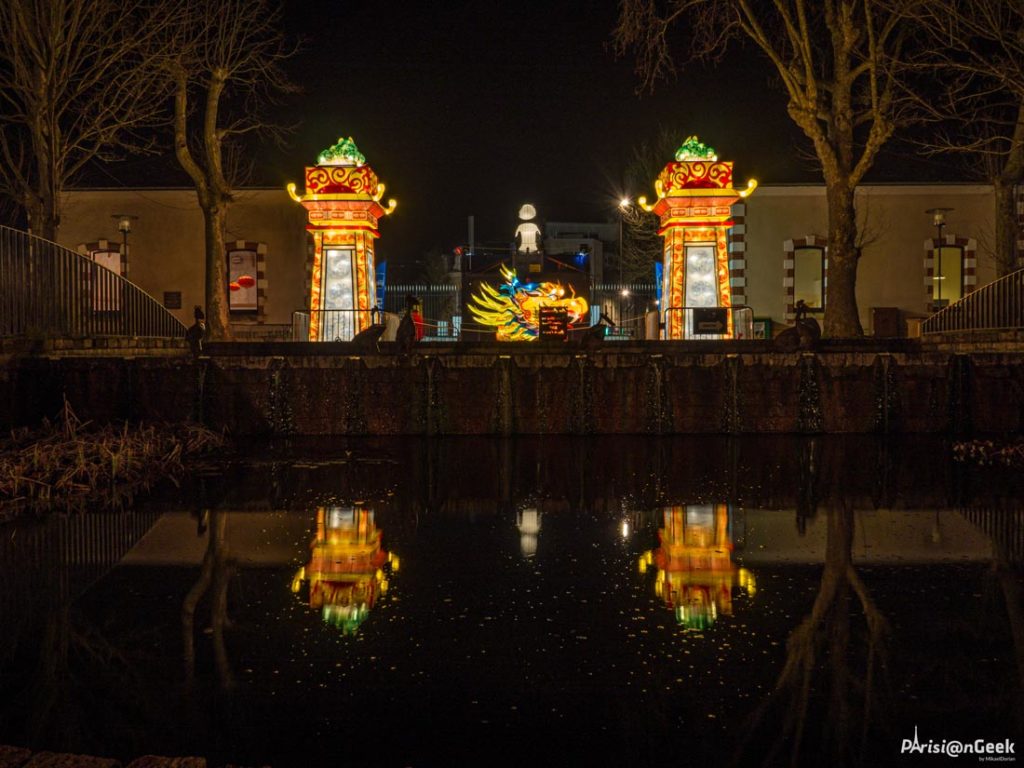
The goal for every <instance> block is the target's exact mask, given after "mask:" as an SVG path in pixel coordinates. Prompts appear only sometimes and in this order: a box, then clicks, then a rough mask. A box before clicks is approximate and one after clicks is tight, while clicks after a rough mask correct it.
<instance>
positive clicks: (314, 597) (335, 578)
mask: <svg viewBox="0 0 1024 768" xmlns="http://www.w3.org/2000/svg"><path fill="white" fill-rule="evenodd" d="M398 565H399V563H398V558H397V557H396V556H395V555H393V554H390V553H388V552H385V551H384V549H383V547H382V546H381V532H380V529H379V528H377V526H376V525H375V524H374V521H373V510H372V509H370V508H368V507H365V506H363V505H362V504H359V503H357V504H356V505H355V506H351V507H318V508H317V510H316V538H314V539H313V543H312V544H311V545H310V559H309V564H308V565H306V566H305V567H303V568H300V569H299V572H298V573H296V574H295V578H294V579H292V592H294V593H296V594H298V593H300V592H302V591H303V590H304V589H308V590H309V595H308V598H307V599H308V601H309V605H310V607H311V608H315V609H317V610H319V611H320V612H321V614H322V616H323V620H324V621H325V622H326V623H328V624H332V625H334V626H336V627H339V628H340V629H341V630H342V631H343V632H344V633H345V634H352V633H354V632H355V631H356V630H357V629H359V625H360V624H362V623H363V621H365V620H366V617H367V616H368V615H369V613H370V609H372V608H373V604H374V603H375V602H376V600H377V597H378V595H382V594H384V593H385V592H387V589H388V573H389V572H393V571H397V570H398Z"/></svg>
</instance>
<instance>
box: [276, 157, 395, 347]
mask: <svg viewBox="0 0 1024 768" xmlns="http://www.w3.org/2000/svg"><path fill="white" fill-rule="evenodd" d="M288 194H290V195H291V196H292V199H293V200H295V201H296V202H297V203H301V204H302V206H303V207H304V208H305V209H306V211H307V213H308V216H309V224H308V225H307V226H306V229H307V230H308V231H309V232H310V233H312V235H313V269H312V273H311V279H310V295H309V309H310V313H309V340H310V341H333V340H336V339H340V340H342V341H348V340H350V339H351V338H352V337H353V336H355V335H356V334H357V333H359V331H361V330H363V329H365V328H367V327H368V326H369V325H370V322H371V310H373V309H374V308H375V307H376V305H377V298H376V282H375V272H374V256H373V241H374V239H375V238H377V237H379V236H380V233H379V232H378V231H377V222H378V221H379V220H380V218H381V217H382V216H386V215H388V214H390V213H391V212H392V211H394V210H395V206H396V205H397V203H396V202H395V201H394V200H389V201H388V207H387V208H385V207H383V206H382V205H381V204H380V199H381V198H382V197H383V196H384V185H383V184H381V183H380V182H379V181H378V180H377V174H376V173H374V172H373V169H372V168H370V166H368V165H366V158H365V157H363V155H362V153H361V152H360V151H359V149H358V148H357V147H356V145H355V142H353V141H352V139H351V138H349V139H338V143H337V144H335V145H334V146H333V147H330V148H329V149H325V150H324V151H323V152H321V153H320V155H319V156H318V157H317V164H316V165H315V166H313V167H312V168H306V193H305V194H304V195H298V194H296V192H295V185H294V184H289V185H288ZM326 310H334V311H326Z"/></svg>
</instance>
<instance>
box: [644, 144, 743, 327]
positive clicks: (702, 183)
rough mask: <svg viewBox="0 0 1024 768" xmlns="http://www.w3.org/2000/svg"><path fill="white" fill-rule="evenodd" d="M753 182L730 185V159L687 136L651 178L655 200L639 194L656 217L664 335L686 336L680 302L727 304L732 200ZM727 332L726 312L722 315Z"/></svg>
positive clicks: (685, 321)
mask: <svg viewBox="0 0 1024 768" xmlns="http://www.w3.org/2000/svg"><path fill="white" fill-rule="evenodd" d="M756 186H757V182H756V181H749V182H747V188H746V189H745V190H742V191H737V190H735V189H733V188H732V163H727V162H724V161H721V160H719V159H718V156H717V155H716V154H715V151H714V149H712V148H711V147H708V146H705V145H704V144H701V143H700V142H699V141H698V140H697V137H696V136H691V137H689V138H688V139H687V140H686V141H685V142H683V144H682V146H680V147H679V149H678V150H676V159H675V161H674V162H670V163H669V164H668V165H666V166H665V168H664V169H663V170H662V172H661V174H660V175H659V176H658V179H657V181H655V182H654V188H655V191H657V193H658V199H657V201H655V203H654V204H653V205H648V204H647V199H646V198H644V197H641V198H640V199H639V201H638V202H639V203H640V205H641V207H643V209H644V210H646V211H648V212H653V213H656V214H657V215H658V217H659V219H660V220H661V228H660V229H659V230H658V234H659V235H662V236H664V238H665V247H664V269H663V270H662V280H663V283H662V293H661V296H662V299H661V302H662V304H661V310H662V316H663V319H664V321H665V336H664V338H666V339H682V338H686V337H688V336H690V334H691V333H692V329H691V328H689V327H688V326H689V325H690V323H689V322H688V319H687V317H686V315H687V313H686V312H685V311H684V310H683V308H684V307H731V306H732V290H731V286H730V276H729V228H730V227H731V226H733V221H732V212H731V211H732V205H733V203H735V202H736V201H737V200H739V199H740V198H745V197H747V196H748V195H749V194H750V193H751V192H753V191H754V188H755V187H756ZM728 323H729V328H728V334H729V335H731V334H732V316H731V313H729V317H728Z"/></svg>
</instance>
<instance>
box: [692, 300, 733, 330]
mask: <svg viewBox="0 0 1024 768" xmlns="http://www.w3.org/2000/svg"><path fill="white" fill-rule="evenodd" d="M728 330H729V310H728V308H726V307H695V308H694V310H693V334H694V336H701V335H705V336H706V335H708V334H721V333H726V332H727V331H728Z"/></svg>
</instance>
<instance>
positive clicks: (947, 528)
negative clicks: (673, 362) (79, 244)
mask: <svg viewBox="0 0 1024 768" xmlns="http://www.w3.org/2000/svg"><path fill="white" fill-rule="evenodd" d="M346 450H347V451H348V452H347V453H346V452H333V453H332V452H330V451H327V450H321V449H319V448H317V449H310V448H306V449H302V450H301V451H300V450H299V449H298V448H296V446H294V445H292V446H289V448H288V450H287V451H286V452H285V453H283V454H275V453H273V452H268V453H266V454H263V453H261V454H259V455H258V456H256V457H254V458H253V460H252V462H251V463H243V464H239V465H237V466H227V467H224V468H223V475H222V476H220V477H216V478H208V479H207V480H206V481H205V484H204V486H203V487H202V488H198V489H196V488H189V489H187V491H186V494H185V495H184V496H183V497H181V498H167V499H164V500H158V501H157V502H155V503H154V504H152V505H151V506H150V507H149V509H150V510H151V511H149V512H146V513H141V512H139V513H135V514H134V515H126V516H122V517H120V518H104V519H103V524H102V525H100V524H99V522H100V518H80V519H77V520H67V519H57V518H54V519H52V520H50V521H48V522H47V523H46V524H43V525H36V526H29V525H19V526H16V527H14V528H7V529H2V530H0V532H2V533H3V536H2V537H0V584H2V586H3V589H0V625H2V626H3V628H4V631H3V632H0V690H2V691H3V692H4V694H5V695H4V696H3V697H0V743H15V744H30V745H32V746H35V747H37V748H50V747H53V746H59V747H60V748H67V749H80V750H83V751H89V752H93V753H100V754H108V755H112V756H119V757H122V758H125V757H134V756H137V755H140V754H144V753H146V752H150V751H156V749H157V747H159V751H161V752H163V753H165V754H201V755H205V756H207V757H208V758H209V759H210V760H211V762H213V763H215V764H225V763H235V764H238V763H242V764H253V765H257V764H259V765H263V764H273V765H275V766H277V768H281V767H282V766H284V767H287V766H290V765H296V766H298V765H303V766H305V765H316V764H335V763H337V760H338V755H337V754H336V752H335V751H334V750H335V749H336V744H337V740H336V739H332V738H330V737H331V736H332V735H334V734H337V733H341V732H352V733H359V734H361V735H362V736H365V738H361V739H358V740H352V743H348V742H346V746H345V749H346V750H347V752H346V758H347V759H348V762H352V763H353V764H381V765H411V764H422V763H423V762H424V761H423V756H424V755H428V756H430V758H431V760H432V761H433V762H436V763H438V764H441V763H445V764H460V765H461V764H515V765H524V764H538V765H544V764H566V765H571V764H580V763H599V762H602V763H603V762H615V763H616V764H622V765H630V764H645V765H649V764H662V763H664V761H665V756H666V755H669V754H672V755H683V754H685V755H686V756H687V759H688V760H689V762H693V763H698V762H708V763H709V764H719V763H720V762H721V761H722V757H723V755H730V754H732V753H735V754H734V755H733V756H734V757H735V762H736V764H738V765H760V764H766V765H776V764H784V763H788V764H802V765H819V764H826V763H827V764H832V763H835V764H843V763H845V764H863V765H886V764H891V763H893V762H894V761H895V760H898V759H899V758H894V757H893V755H894V754H898V749H899V743H900V740H901V739H902V738H904V737H906V738H910V737H912V735H913V729H914V727H915V725H916V726H918V727H920V729H921V738H922V739H924V738H926V737H927V738H938V739H940V740H941V739H942V738H963V739H969V738H970V739H973V738H981V737H986V738H996V737H998V738H1014V737H1015V736H1017V735H1018V734H1021V713H1022V711H1024V705H1022V702H1024V699H1022V693H1021V692H1022V691H1024V606H1022V604H1021V601H1022V599H1024V596H1022V590H1021V576H1020V566H1021V562H1022V561H1024V513H1022V512H1021V504H1022V502H1024V489H1022V488H1020V487H1019V479H1015V478H1014V477H1013V476H1012V475H1005V474H998V473H993V472H990V471H988V470H986V471H984V472H981V471H977V472H975V471H965V470H964V469H963V468H962V467H957V466H954V465H953V464H951V463H950V462H948V461H946V460H945V457H946V454H945V453H944V450H945V448H944V446H943V445H942V444H941V443H937V442H927V441H926V442H922V443H920V444H914V445H912V446H910V447H907V446H899V445H884V444H879V443H874V442H872V441H862V440H842V441H832V440H828V439H805V440H783V439H780V440H754V441H749V440H718V439H717V438H704V439H700V440H665V441H638V442H636V443H632V442H630V441H624V440H616V441H613V442H602V441H600V440H592V441H586V442H578V441H564V440H555V439H550V438H545V439H543V440H536V441H522V440H521V441H478V440H474V441H464V442H462V441H403V442H399V443H393V444H385V443H370V444H367V445H364V446H353V445H350V446H348V447H347V449H346ZM303 451H305V452H303ZM865 468H870V471H865ZM357 498H361V499H365V500H366V501H365V502H364V503H361V504H357V503H352V501H351V500H352V499H357ZM189 509H194V510H199V511H198V512H196V513H194V514H193V513H190V512H188V510H189ZM146 515H148V517H147V516H146ZM197 518H198V520H197ZM110 520H113V521H114V522H113V524H110ZM132 521H143V522H144V523H145V524H144V525H142V524H139V525H135V524H134V523H133V524H132V525H129V524H128V523H129V522H132ZM197 522H198V523H199V526H198V528H199V529H198V530H197ZM83 523H88V525H86V524H83ZM197 534H198V535H197ZM541 539H543V540H542V541H541ZM385 544H386V545H387V546H386V547H385ZM392 551H395V552H400V553H401V554H402V559H403V561H404V562H403V563H402V566H403V567H402V569H401V581H400V586H401V589H400V590H395V589H394V588H392V589H391V590H389V589H388V586H389V583H390V582H392V581H393V580H395V577H394V573H395V571H397V569H398V565H399V563H398V559H397V558H396V557H395V556H394V555H393V554H392ZM638 561H639V562H640V563H641V564H642V570H645V571H646V572H645V573H643V574H637V572H636V566H637V563H638ZM754 574H756V580H755V576H754ZM396 583H397V582H396ZM385 594H387V599H382V596H384V595H385ZM398 598H401V599H400V600H399V599H398ZM751 598H752V599H751ZM182 659H184V673H185V675H184V679H185V680H186V681H191V683H192V693H191V694H189V693H188V692H187V691H184V690H183V686H182ZM396 713H400V716H401V719H402V728H399V729H396V728H394V727H393V722H394V716H395V714H396ZM389 724H391V725H390V726H389ZM524 733H528V734H530V738H529V739H524V738H522V734H524ZM332 745H335V746H332ZM1018 745H1022V743H1021V742H1020V741H1018ZM1022 746H1024V745H1022ZM1018 748H1020V746H1019V747H1018Z"/></svg>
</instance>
